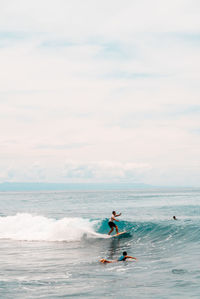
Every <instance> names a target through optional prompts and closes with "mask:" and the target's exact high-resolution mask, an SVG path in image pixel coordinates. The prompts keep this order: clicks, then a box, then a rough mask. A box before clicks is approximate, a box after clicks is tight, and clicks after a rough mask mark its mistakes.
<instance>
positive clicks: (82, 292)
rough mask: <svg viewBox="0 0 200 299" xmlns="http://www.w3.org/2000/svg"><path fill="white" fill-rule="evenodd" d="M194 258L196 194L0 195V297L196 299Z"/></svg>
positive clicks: (199, 286)
mask: <svg viewBox="0 0 200 299" xmlns="http://www.w3.org/2000/svg"><path fill="white" fill-rule="evenodd" d="M112 210H116V211H117V212H121V213H122V215H121V217H119V218H118V219H119V220H120V222H119V223H118V224H119V225H118V226H119V230H120V231H123V230H127V229H130V232H129V233H128V234H127V235H125V236H123V237H120V238H110V237H108V236H107V233H108V231H109V227H108V224H107V222H108V218H109V217H110V216H111V212H112ZM174 215H175V216H176V217H177V219H178V220H177V221H176V220H173V218H172V217H173V216H174ZM124 250H126V251H127V252H128V254H129V255H132V256H134V257H137V258H138V262H135V261H126V262H118V263H113V264H101V263H99V260H100V259H101V258H107V259H110V260H112V259H116V258H118V257H119V256H120V255H121V254H122V252H123V251H124ZM199 252H200V189H155V190H152V189H151V190H133V191H130V190H129V191H88V192H87V191H82V192H81V191H71V192H53V191H51V192H39V191H38V192H1V193H0V265H1V267H0V298H20V299H22V298H74V297H79V298H122V297H123V298H159V299H160V298H200V258H199Z"/></svg>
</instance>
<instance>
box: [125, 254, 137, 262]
mask: <svg viewBox="0 0 200 299" xmlns="http://www.w3.org/2000/svg"><path fill="white" fill-rule="evenodd" d="M126 258H127V259H133V260H136V261H137V260H138V259H137V258H136V257H134V256H130V255H127V256H126Z"/></svg>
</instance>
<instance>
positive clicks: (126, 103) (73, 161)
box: [0, 0, 200, 186]
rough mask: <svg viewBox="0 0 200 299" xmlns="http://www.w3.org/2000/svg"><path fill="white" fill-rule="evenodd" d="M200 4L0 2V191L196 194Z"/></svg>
mask: <svg viewBox="0 0 200 299" xmlns="http://www.w3.org/2000/svg"><path fill="white" fill-rule="evenodd" d="M199 53H200V1H198V0H168V1H164V0H123V1H119V0H115V1H114V0H109V1H105V0H101V1H95V0H84V1H82V0H48V1H47V0H42V1H41V0H40V1H38V0H34V1H33V0H29V1H26V0H0V182H57V183H59V182H60V183H65V182H87V183H88V182H112V183H113V182H115V183H127V182H128V183H145V184H151V185H161V186H200V84H199V79H200V54H199Z"/></svg>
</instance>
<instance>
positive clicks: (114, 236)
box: [111, 230, 130, 238]
mask: <svg viewBox="0 0 200 299" xmlns="http://www.w3.org/2000/svg"><path fill="white" fill-rule="evenodd" d="M129 231H130V230H125V231H124V232H121V233H119V234H116V235H113V236H111V238H116V237H119V236H121V235H124V234H126V233H128V232H129Z"/></svg>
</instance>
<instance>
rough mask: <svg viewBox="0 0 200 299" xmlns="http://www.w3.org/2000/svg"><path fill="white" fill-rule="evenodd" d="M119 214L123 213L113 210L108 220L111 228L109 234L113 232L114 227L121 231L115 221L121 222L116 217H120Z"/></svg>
mask: <svg viewBox="0 0 200 299" xmlns="http://www.w3.org/2000/svg"><path fill="white" fill-rule="evenodd" d="M118 216H121V213H119V214H118V215H117V214H116V212H115V211H112V216H111V217H110V219H109V221H108V225H109V226H110V228H111V230H110V231H109V233H108V234H109V235H110V234H111V233H112V231H113V229H114V227H115V229H116V233H117V234H119V231H118V227H117V225H116V224H115V223H114V221H117V222H119V220H117V219H115V217H118Z"/></svg>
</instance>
